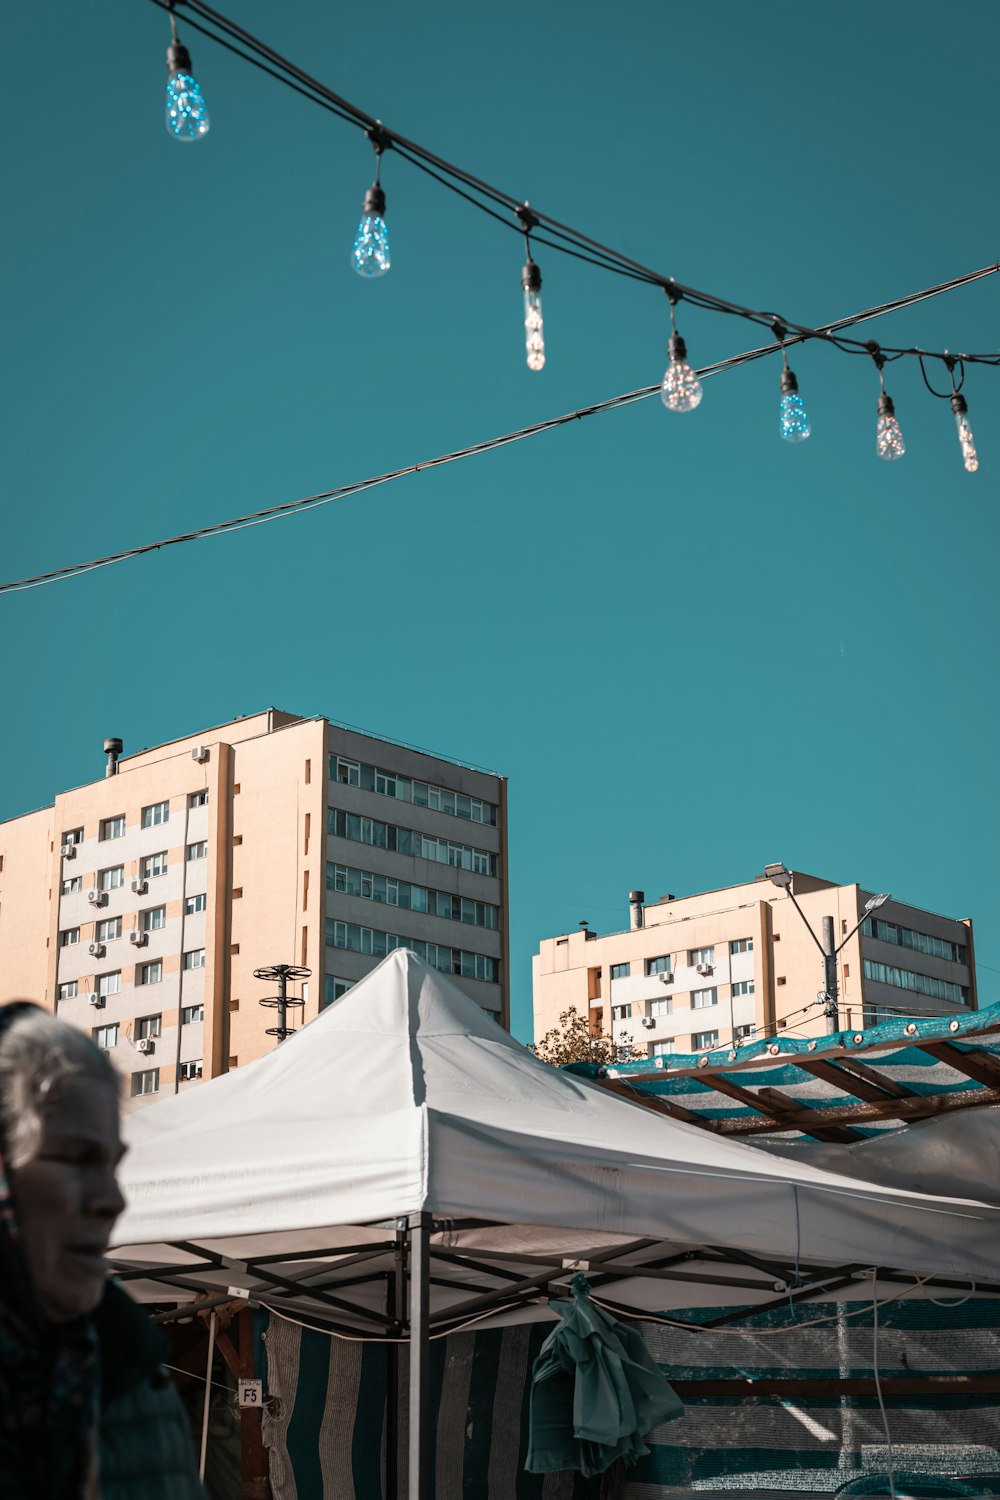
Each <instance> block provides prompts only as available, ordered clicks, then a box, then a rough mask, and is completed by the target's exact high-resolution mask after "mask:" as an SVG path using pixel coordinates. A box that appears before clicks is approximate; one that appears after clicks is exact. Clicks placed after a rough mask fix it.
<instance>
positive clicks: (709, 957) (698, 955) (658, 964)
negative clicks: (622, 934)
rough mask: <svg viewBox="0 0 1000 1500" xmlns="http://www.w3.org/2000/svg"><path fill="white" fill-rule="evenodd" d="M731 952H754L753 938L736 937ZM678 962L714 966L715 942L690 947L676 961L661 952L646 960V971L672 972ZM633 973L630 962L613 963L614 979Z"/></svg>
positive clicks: (694, 965)
mask: <svg viewBox="0 0 1000 1500" xmlns="http://www.w3.org/2000/svg"><path fill="white" fill-rule="evenodd" d="M729 952H730V954H734V953H752V952H753V938H752V937H748V938H735V939H734V940H733V941H732V942H731V943H730V944H729ZM678 963H683V964H686V965H687V966H688V967H689V968H697V966H698V965H699V964H710V965H712V966H714V964H715V944H714V943H712V944H710V945H709V946H708V947H707V948H690V949H688V950H687V952H686V953H685V954H683V955H678V958H677V960H676V961H675V959H674V957H673V955H672V954H670V953H659V954H657V956H656V957H655V958H647V959H645V960H644V972H645V973H646V974H647V975H650V974H672V973H673V971H674V969H675V968H676V967H677V965H678ZM631 973H632V965H631V964H630V963H627V964H612V965H611V978H612V979H628V977H629V976H630V974H631Z"/></svg>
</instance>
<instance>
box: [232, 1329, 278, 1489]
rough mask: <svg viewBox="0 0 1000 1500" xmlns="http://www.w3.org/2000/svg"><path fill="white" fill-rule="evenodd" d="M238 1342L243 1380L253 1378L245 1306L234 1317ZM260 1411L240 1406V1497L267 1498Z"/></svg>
mask: <svg viewBox="0 0 1000 1500" xmlns="http://www.w3.org/2000/svg"><path fill="white" fill-rule="evenodd" d="M236 1324H237V1328H238V1330H239V1341H240V1349H239V1356H240V1370H239V1373H240V1375H241V1376H242V1377H243V1379H244V1380H253V1378H254V1373H253V1313H252V1312H251V1311H250V1309H249V1307H247V1308H244V1310H243V1311H242V1312H241V1313H239V1314H238V1316H237V1318H236ZM263 1415H264V1414H263V1412H262V1411H260V1410H259V1409H257V1408H254V1407H250V1406H241V1407H240V1467H241V1474H242V1480H241V1488H240V1495H241V1497H242V1500H271V1481H270V1478H269V1476H268V1463H267V1449H266V1448H265V1447H264V1439H263V1437H262V1436H261V1418H262V1417H263Z"/></svg>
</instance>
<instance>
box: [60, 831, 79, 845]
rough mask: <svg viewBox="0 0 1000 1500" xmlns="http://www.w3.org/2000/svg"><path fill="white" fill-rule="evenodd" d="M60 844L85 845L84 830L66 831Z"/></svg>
mask: <svg viewBox="0 0 1000 1500" xmlns="http://www.w3.org/2000/svg"><path fill="white" fill-rule="evenodd" d="M60 843H63V844H82V843H83V829H82V828H68V829H67V830H66V832H65V833H64V834H63V836H62V838H61V840H60Z"/></svg>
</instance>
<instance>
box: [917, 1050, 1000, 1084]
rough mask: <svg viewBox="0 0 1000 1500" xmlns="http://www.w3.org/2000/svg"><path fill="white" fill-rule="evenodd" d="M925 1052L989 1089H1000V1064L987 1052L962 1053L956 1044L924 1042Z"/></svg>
mask: <svg viewBox="0 0 1000 1500" xmlns="http://www.w3.org/2000/svg"><path fill="white" fill-rule="evenodd" d="M923 1050H924V1052H929V1053H930V1054H931V1056H932V1057H936V1058H937V1059H938V1061H939V1062H943V1063H947V1064H948V1066H949V1068H954V1069H955V1072H956V1073H964V1074H965V1076H966V1078H972V1079H974V1080H975V1082H976V1083H981V1084H983V1085H984V1086H985V1087H986V1088H988V1089H996V1088H1000V1062H997V1060H996V1058H994V1057H990V1056H989V1055H988V1054H987V1053H985V1052H962V1051H961V1050H960V1049H959V1048H958V1047H956V1046H955V1044H954V1042H924V1043H923Z"/></svg>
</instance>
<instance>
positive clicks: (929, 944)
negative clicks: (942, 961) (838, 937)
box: [861, 917, 967, 964]
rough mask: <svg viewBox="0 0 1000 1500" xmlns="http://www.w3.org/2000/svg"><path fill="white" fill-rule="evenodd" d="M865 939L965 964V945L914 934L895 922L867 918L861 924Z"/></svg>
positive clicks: (923, 934)
mask: <svg viewBox="0 0 1000 1500" xmlns="http://www.w3.org/2000/svg"><path fill="white" fill-rule="evenodd" d="M861 931H862V932H863V933H864V935H865V937H874V938H877V939H878V941H879V942H880V943H895V944H896V945H897V946H898V947H900V948H910V949H912V951H913V952H914V953H926V954H928V955H929V956H930V957H931V958H946V959H947V960H948V961H949V962H950V963H953V964H964V963H965V962H966V958H967V950H966V947H965V944H964V943H950V942H949V941H948V939H947V938H939V937H931V936H930V934H929V933H926V932H914V931H913V930H912V929H911V928H909V927H900V926H898V925H897V924H896V923H895V922H882V921H880V920H879V919H878V918H876V919H875V921H874V922H873V921H872V919H871V917H866V918H865V920H864V921H863V922H862V924H861Z"/></svg>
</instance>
